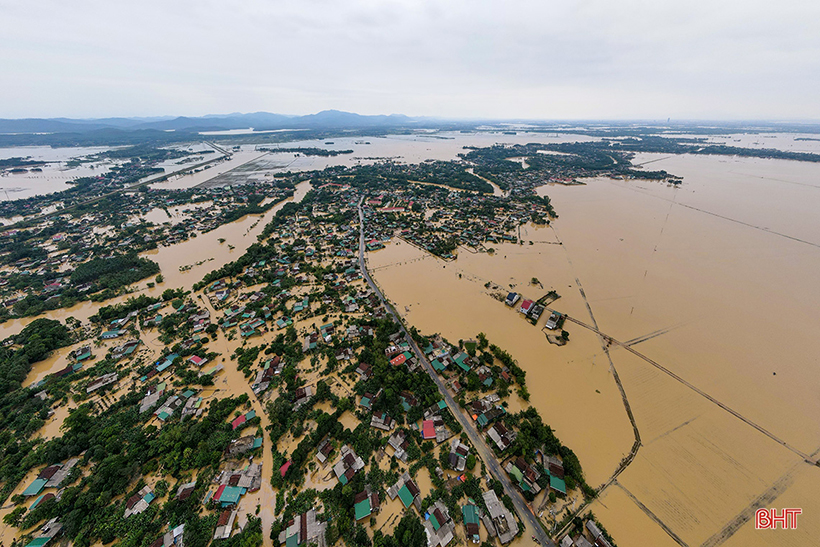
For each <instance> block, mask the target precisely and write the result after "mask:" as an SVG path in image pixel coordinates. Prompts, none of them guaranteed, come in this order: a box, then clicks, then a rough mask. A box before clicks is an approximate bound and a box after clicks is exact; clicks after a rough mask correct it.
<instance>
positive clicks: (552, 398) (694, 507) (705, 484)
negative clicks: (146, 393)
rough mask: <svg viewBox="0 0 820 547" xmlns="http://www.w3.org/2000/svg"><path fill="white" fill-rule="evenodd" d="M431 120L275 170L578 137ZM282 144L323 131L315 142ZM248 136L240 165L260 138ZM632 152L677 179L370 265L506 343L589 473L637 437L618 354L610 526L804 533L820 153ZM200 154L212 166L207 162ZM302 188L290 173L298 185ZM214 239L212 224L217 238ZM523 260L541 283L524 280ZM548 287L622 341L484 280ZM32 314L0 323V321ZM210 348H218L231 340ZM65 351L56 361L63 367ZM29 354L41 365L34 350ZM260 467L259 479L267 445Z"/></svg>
mask: <svg viewBox="0 0 820 547" xmlns="http://www.w3.org/2000/svg"><path fill="white" fill-rule="evenodd" d="M441 136H442V135H433V136H430V135H412V136H400V137H385V138H356V139H354V138H350V139H334V144H333V145H329V146H330V147H336V148H338V149H346V148H351V149H354V154H351V155H342V156H337V157H334V158H320V157H305V156H300V157H298V158H297V157H292V162H291V164H289V166H288V168H289V169H291V170H297V169H315V168H322V167H324V166H326V165H337V164H345V165H350V164H355V163H356V162H364V161H376V158H379V157H382V158H385V157H390V158H394V159H397V160H399V161H406V162H412V161H422V160H424V159H452V158H454V157H455V156H456V155H457V154H458V153H461V152H463V146H465V145H475V146H487V145H490V144H493V143H495V142H520V143H526V142H539V141H540V142H561V141H569V140H576V139H575V137H573V136H567V135H561V136H554V135H553V136H550V135H547V134H538V135H533V134H523V133H522V134H519V135H503V134H500V133H495V134H489V133H481V134H468V135H459V134H454V135H453V137H454V138H452V139H449V138H440V137H441ZM749 138H750V139H751V138H755V139H757V138H758V136H749ZM781 140H782V141H783V142H782V143H781V142H780V141H781ZM364 141H368V142H370V143H371V144H369V145H367V144H363V142H364ZM769 141H771V142H768V141H767V142H766V144H767V147H772V148H776V147H781V146H782V147H783V148H786V149H789V148H790V147H791V148H790V149H795V150H796V149H798V148H797V147H798V146H799V147H800V149H801V150H814V148H813V147H815V146H816V145H817V144H818V143H816V142H814V141H794V139H792V140H791V141H788V139H785V137H784V138H780V137H777V138H773V139H769ZM761 142H762V141H761ZM789 142H791V143H792V144H791V145H790V144H789ZM359 143H362V144H359ZM283 146H287V147H296V146H321V147H325V145H324V144H323V142H322V141H305V142H302V143H288V144H287V145H283ZM244 152H245V149H244V148H243V153H244ZM247 152H248V156H247V157H248V158H249V160H245V162H244V163H247V161H250V160H252V159H254V158H258V157H259V156H260V155H261V154H260V153H259V152H255V151H253V150H248V151H247ZM237 155H238V154H236V155H235V156H234V157H236V156H237ZM279 155H280V154H269V155H267V156H265V160H266V161H268V160H269V159H276V157H277V156H279ZM281 155H282V156H284V154H281ZM291 156H292V155H291ZM635 163H643V164H646V166H647V167H646V168H647V169H653V170H654V169H666V170H667V171H669V172H671V173H673V174H676V175H681V176H683V177H684V179H683V184H681V185H680V187H679V188H675V187H672V186H670V185H666V184H663V183H659V182H652V181H638V180H633V181H622V180H610V179H593V180H588V181H586V182H587V184H586V185H579V186H571V187H567V186H561V185H549V186H545V187H543V188H541V189H540V190H539V192H540V193H542V194H546V195H549V196H550V198H551V199H552V202H553V204H554V205H555V208H556V210H557V211H558V213H559V214H560V218H559V219H557V220H555V221H553V223H552V225H551V226H550V227H537V226H533V225H525V226H522V227H521V239H522V241H523V243H524V244H523V245H514V244H509V243H508V244H500V245H496V246H495V250H496V253H495V254H494V256H490V255H488V254H473V253H470V252H467V251H465V250H460V255H459V258H458V260H457V261H455V262H451V263H444V262H443V261H440V260H438V259H436V258H434V257H432V256H431V255H429V254H427V253H425V252H423V251H420V250H419V249H417V248H416V247H413V246H411V245H409V244H407V243H403V242H400V241H395V242H394V243H392V244H389V245H388V246H387V247H386V248H385V249H383V250H380V251H377V252H374V253H369V254H368V264H369V267H370V268H371V270H372V271H373V273H374V278H375V280H376V281H377V282H378V283H379V285H380V286H381V287H382V289H383V290H384V291H385V293H386V295H387V297H388V298H389V299H390V300H392V301H393V302H394V303H395V304H396V306H395V307H396V309H397V310H399V311H401V312H402V314H403V315H404V316H405V318H406V319H407V321H408V322H409V323H410V324H412V325H414V326H416V327H418V328H419V329H420V330H421V331H422V332H423V333H433V332H440V333H442V334H443V335H444V336H445V337H447V338H448V339H450V340H451V341H453V342H455V341H457V340H459V339H467V338H472V337H474V336H475V335H476V334H477V333H478V332H482V331H483V332H484V333H486V334H487V336H488V338H489V339H490V341H491V342H492V343H495V344H498V345H499V346H501V347H503V348H504V349H506V350H507V351H509V352H510V353H511V354H512V355H513V356H514V357H515V358H516V359H517V360H518V361H519V364H520V365H521V366H522V367H523V368H525V369H526V370H527V379H528V386H529V388H530V392H531V394H532V397H531V403H532V404H533V405H534V406H535V407H536V408H537V409H538V410H539V411H540V412H541V415H542V416H543V417H544V420H545V422H546V423H548V424H550V425H551V426H552V427H553V428H554V429H555V431H556V433H557V435H558V436H559V438H560V439H561V440H562V441H563V442H564V443H565V444H567V445H568V446H569V447H570V448H572V449H573V450H574V451H575V453H576V454H577V455H578V457H579V458H580V460H581V464H582V465H583V467H584V470H585V473H586V478H587V481H588V482H589V483H590V484H591V485H592V486H596V487H597V486H600V485H604V484H607V483H608V481H609V479H610V477H611V476H612V475H613V473H614V472H615V471H616V469H617V468H618V466H619V464H620V462H621V461H622V459H623V458H624V457H625V456H626V455H627V454H628V453H629V451H630V448H631V447H632V445H633V442H634V440H635V437H634V434H633V428H632V425H631V424H630V421H629V418H628V415H627V412H626V410H625V408H624V402H623V400H622V396H621V392H620V390H619V388H618V385H617V384H616V381H615V372H617V374H618V376H619V378H620V381H621V382H622V385H623V389H624V392H625V394H626V397H627V400H628V402H629V405H630V407H631V410H632V412H633V414H634V419H635V426H636V427H637V430H638V433H639V435H640V438H641V446H640V448H639V450H638V452H637V455H636V457H635V459H634V461H633V462H632V463H631V464H630V465H629V466H628V467H627V468H626V470H625V471H624V472H623V473H622V474H620V475H619V476H618V477H617V481H615V482H614V483H611V484H609V485H608V486H607V488H606V489H605V490H604V492H603V494H602V496H601V498H600V501H597V502H595V503H594V504H593V505H592V506H591V509H592V510H593V511H594V512H595V514H596V515H597V516H598V518H599V519H600V520H601V521H602V522H603V524H604V525H605V526H606V527H607V529H609V530H610V532H612V533H613V535H614V536H615V538H616V541H618V542H619V544H622V545H680V544H685V545H693V544H705V545H718V544H725V545H763V544H767V545H768V544H783V545H785V544H807V545H808V544H812V543H814V542H815V538H816V537H818V535H820V519H818V518H816V515H817V514H818V511H820V499H819V498H818V497H817V495H816V492H817V488H818V487H820V469H818V468H817V467H816V466H812V465H809V464H807V463H805V462H804V460H805V459H809V460H814V459H816V458H817V457H818V447H820V412H818V411H820V397H818V395H817V394H818V393H820V377H818V375H817V374H816V373H815V372H814V370H815V367H816V365H817V358H816V355H817V352H816V351H813V350H814V347H813V343H814V341H815V340H817V339H818V338H820V321H817V310H818V309H820V291H819V290H818V289H817V284H816V275H813V274H815V272H818V271H820V215H817V214H816V209H817V204H818V202H820V182H818V181H820V165H817V164H809V163H799V162H789V161H781V160H759V159H749V158H735V157H718V156H714V157H710V156H667V155H661V154H639V155H638V157H637V158H636V160H635ZM214 169H216V168H214ZM209 171H210V172H207V171H206V172H205V173H207V178H210V177H213V176H214V175H216V174H217V172H215V171H214V170H209ZM200 182H202V181H200ZM308 188H309V187H308V186H307V185H306V184H305V185H302V186H300V187H299V190H298V192H297V195H296V197H295V198H294V199H301V198H302V197H303V196H304V194H305V193H306V192H307V190H308ZM274 212H275V210H274V211H271V212H269V213H267V214H266V215H265V217H264V218H262V219H261V220H260V219H259V217H246V218H245V219H242V220H239V221H237V222H235V223H232V224H230V225H227V226H223V227H221V228H219V229H218V230H215V231H214V232H210V233H209V234H205V235H202V236H199V237H197V238H195V239H191V240H189V241H187V242H185V243H182V244H179V245H176V246H173V247H164V248H161V249H159V250H157V251H154V252H152V253H150V254H146V255H145V256H149V257H151V258H152V259H153V260H156V261H158V262H159V263H160V265H161V267H162V270H163V275H164V277H165V283H164V284H162V285H159V286H157V287H155V288H154V289H145V288H144V287H145V283H146V282H147V281H149V280H145V281H143V282H141V283H140V284H138V287H139V288H141V289H142V290H144V291H146V294H152V295H157V294H160V293H161V292H162V291H163V290H164V289H166V288H169V287H186V288H190V286H191V285H192V284H193V283H194V282H196V281H199V280H200V279H201V278H202V276H203V275H204V274H205V273H207V272H208V271H211V270H213V269H215V268H217V267H219V266H221V265H223V264H225V263H227V262H228V261H230V260H233V259H235V258H237V257H239V256H241V254H242V252H244V249H245V248H247V246H248V245H250V244H251V243H253V242H254V241H256V237H255V236H256V234H258V233H259V231H261V229H262V227H263V226H264V225H265V224H266V223H267V221H268V220H269V218H270V217H271V216H272V215H273V214H274ZM257 221H259V222H258V223H257ZM219 237H225V239H226V242H225V243H224V244H221V245H220V244H219V243H218V238H219ZM530 241H531V242H532V244H530ZM229 244H230V245H234V246H235V249H234V250H233V252H231V250H230V249H229V248H228V245H229ZM209 258H213V259H214V260H213V261H207V260H208V259H209ZM200 261H205V262H202V263H201V264H200V265H199V266H194V267H193V268H192V269H191V270H190V271H187V272H179V271H178V268H179V266H183V265H190V264H196V263H197V262H200ZM533 277H537V278H538V279H539V280H540V282H541V284H543V287H541V286H538V285H532V284H530V280H531V279H532V278H533ZM407 279H413V283H407ZM487 282H490V283H491V288H490V289H487V288H485V286H484V285H485V283H487ZM493 286H495V287H498V288H497V289H495V288H493ZM550 289H555V290H556V291H557V292H558V293H559V294H560V295H561V298H560V299H559V300H557V301H555V302H554V303H553V304H552V305H551V307H552V308H555V309H557V310H559V311H561V312H564V313H567V314H568V315H569V316H570V317H571V318H573V319H577V320H578V321H580V322H582V323H584V324H585V325H597V328H598V329H599V331H600V332H602V333H604V334H605V335H607V336H609V337H612V338H613V339H614V340H616V341H617V342H618V343H615V344H613V345H612V346H610V347H609V348H607V349H605V346H606V345H605V343H604V342H603V340H602V338H601V337H599V335H598V334H596V333H595V332H594V331H593V330H590V328H587V327H586V326H583V325H580V324H576V323H573V322H567V324H566V326H565V329H566V330H567V331H568V332H569V334H570V342H569V344H567V345H566V346H563V347H558V346H555V345H552V344H550V343H549V342H548V341H547V339H546V337H545V336H544V333H543V332H542V330H541V328H542V326H543V324H544V322H545V320H546V316H547V314H545V315H544V316H543V317H542V318H541V320H540V321H539V323H538V325H537V326H532V325H531V324H529V323H528V322H527V321H525V320H524V319H523V318H522V316H521V315H520V314H518V313H517V312H516V311H515V310H513V309H510V308H507V307H506V306H504V304H503V303H501V302H498V301H497V300H495V299H494V298H492V296H491V294H490V293H493V292H508V291H510V290H515V291H517V292H520V293H522V294H523V296H524V297H525V298H538V297H540V296H543V295H544V294H546V292H547V291H549V290H550ZM123 298H125V297H123ZM123 298H121V299H120V300H122V299H123ZM116 301H118V300H114V301H108V302H105V303H104V304H105V305H108V304H111V303H113V302H116ZM98 306H99V304H91V303H82V304H80V305H78V306H75V308H73V309H70V310H58V311H57V312H52V313H51V314H50V315H49V316H50V317H54V318H58V319H64V318H66V317H68V316H74V317H76V318H78V319H86V318H87V317H88V316H90V315H92V314H93V313H94V312H95V311H96V308H97V307H98ZM405 307H406V308H407V311H404V310H405ZM30 320H31V319H27V320H22V321H10V322H7V323H5V324H3V325H1V326H0V338H5V337H6V336H8V335H9V334H12V333H15V332H18V331H19V330H20V329H21V328H22V326H23V325H24V324H25V323H27V322H28V321H30ZM619 343H623V344H624V345H623V346H622V345H620V344H619ZM627 348H628V349H627ZM630 350H632V351H634V352H637V354H636V353H632V352H631V351H630ZM220 351H223V355H225V356H227V355H229V354H230V352H231V351H232V348H230V347H225V349H224V350H222V349H220ZM61 356H62V353H57V354H56V355H55V357H54V360H55V362H54V363H51V365H53V366H59V363H57V362H56V361H57V360H58V359H60V357H61ZM44 365H47V364H44ZM226 365H230V363H228V362H227V361H226ZM38 368H40V369H41V370H40V371H38V373H41V372H43V369H45V368H46V366H43V367H38ZM226 368H230V366H228V367H226ZM234 374H236V373H235V372H234V373H230V374H226V373H223V374H222V376H225V379H222V378H218V379H217V386H218V387H220V388H223V389H225V388H229V389H231V390H232V391H233V390H237V392H242V390H247V389H249V388H248V386H247V381H246V380H245V379H244V378H243V377H242V376H241V374H239V375H237V376H236V377H234ZM223 382H224V385H223ZM519 404H520V402H519V401H516V405H515V406H516V407H518V406H519ZM254 407H257V403H254ZM259 414H260V416H263V415H264V414H262V413H259ZM263 421H264V418H263ZM343 421H344V419H343ZM346 425H347V424H346ZM351 425H353V424H351ZM265 453H266V454H268V453H269V450H268V447H267V446H266V447H265ZM265 467H266V469H265V477H269V476H270V472H271V470H270V462H268V461H267V460H266V462H265ZM265 484H268V485H269V481H268V480H266V479H263V492H262V493H260V494H259V498H257V499H259V500H260V501H261V502H262V506H263V508H266V507H270V506H271V505H272V499H273V498H272V491H270V489H269V487H267V488H266V487H265V486H264V485H265ZM254 497H255V496H254ZM759 500H763V501H759ZM758 503H759V504H762V505H763V506H766V507H778V508H782V507H802V508H803V516H802V517H801V520H800V527H799V529H798V530H795V531H789V532H778V533H777V534H778V535H774V533H771V532H768V533H767V534H766V535H763V534H762V532H758V531H755V530H754V524H753V523H752V521H751V520H749V517H750V516H751V517H752V519H753V512H754V509H755V508H756V507H757V505H756V504H758ZM254 505H255V503H254ZM252 509H253V507H252V506H251V505H249V506H248V508H247V510H252ZM262 516H263V520H265V521H266V522H267V523H269V522H270V521H271V520H272V518H273V515H272V511H269V510H266V509H263V511H262Z"/></svg>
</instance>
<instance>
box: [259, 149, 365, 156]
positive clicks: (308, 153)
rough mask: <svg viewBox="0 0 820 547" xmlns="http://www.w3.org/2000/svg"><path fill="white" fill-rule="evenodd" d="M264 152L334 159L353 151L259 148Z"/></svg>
mask: <svg viewBox="0 0 820 547" xmlns="http://www.w3.org/2000/svg"><path fill="white" fill-rule="evenodd" d="M257 150H262V151H264V152H290V153H293V154H302V155H304V156H322V157H332V156H340V155H342V154H352V153H353V150H327V149H325V148H313V147H307V148H258V149H257Z"/></svg>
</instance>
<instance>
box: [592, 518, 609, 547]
mask: <svg viewBox="0 0 820 547" xmlns="http://www.w3.org/2000/svg"><path fill="white" fill-rule="evenodd" d="M586 529H587V531H588V532H589V535H590V536H592V540H593V541H594V542H595V546H596V547H612V545H611V544H610V543H609V540H607V539H606V538H605V537H604V534H603V532H601V530H600V529H599V528H598V526H597V525H596V524H595V521H593V520H588V521H587V522H586Z"/></svg>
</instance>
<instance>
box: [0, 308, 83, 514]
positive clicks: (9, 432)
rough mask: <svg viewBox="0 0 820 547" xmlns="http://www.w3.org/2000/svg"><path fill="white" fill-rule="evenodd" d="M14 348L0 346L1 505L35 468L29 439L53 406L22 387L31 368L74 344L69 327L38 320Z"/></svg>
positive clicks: (18, 339) (21, 336) (19, 337)
mask: <svg viewBox="0 0 820 547" xmlns="http://www.w3.org/2000/svg"><path fill="white" fill-rule="evenodd" d="M13 341H14V346H13V347H7V346H5V345H4V346H0V482H2V483H3V488H2V490H0V501H2V500H5V499H6V497H8V495H9V494H10V493H11V491H12V490H13V489H14V487H15V486H17V483H18V482H19V481H20V480H22V478H23V477H24V476H25V474H26V471H27V470H28V469H29V468H30V467H31V466H32V465H33V462H32V460H31V457H32V449H33V447H34V443H32V442H31V441H29V440H28V438H29V437H30V436H31V435H32V434H33V433H35V432H36V431H37V430H38V429H40V427H42V426H43V424H44V423H45V421H44V420H45V418H46V417H47V416H48V408H49V405H48V403H47V402H46V401H43V400H42V399H40V398H39V397H35V396H34V392H33V391H32V390H30V389H28V388H23V387H22V382H23V381H24V380H25V378H26V376H27V375H28V373H29V372H30V371H31V365H32V364H33V363H36V362H38V361H42V360H43V359H45V358H46V357H48V355H49V354H50V353H51V352H52V351H54V350H55V349H57V348H60V347H63V346H65V345H67V344H69V343H71V336H70V334H69V332H68V329H67V328H66V327H65V325H63V324H61V323H60V322H58V321H53V320H51V319H35V320H34V321H32V322H31V323H29V324H28V325H26V327H25V328H24V329H23V330H22V331H21V332H20V334H18V335H17V336H15V337H14V338H13Z"/></svg>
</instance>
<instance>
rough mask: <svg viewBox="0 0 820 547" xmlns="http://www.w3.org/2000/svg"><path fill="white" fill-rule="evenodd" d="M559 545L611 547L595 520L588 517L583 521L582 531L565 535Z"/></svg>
mask: <svg viewBox="0 0 820 547" xmlns="http://www.w3.org/2000/svg"><path fill="white" fill-rule="evenodd" d="M559 545H560V547H612V544H611V543H610V542H609V540H608V539H606V537H605V536H604V534H603V532H601V529H600V528H598V525H597V524H595V521H593V520H591V519H588V520H587V521H586V522H585V523H584V529H583V533H580V534H577V535H576V536H575V537H572V536H570V535H566V536H564V537H563V538H562V539H561V542H560V543H559Z"/></svg>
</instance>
